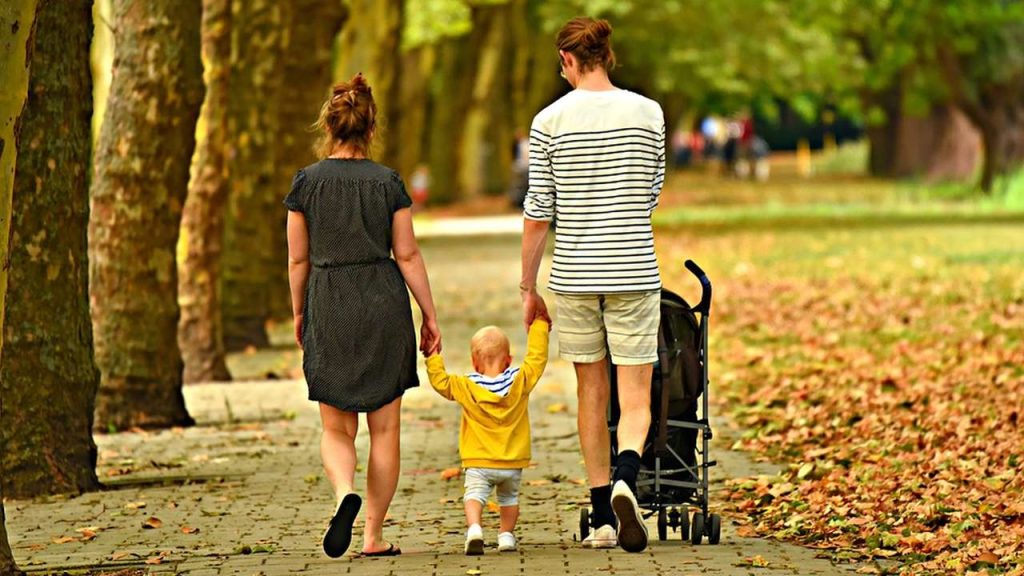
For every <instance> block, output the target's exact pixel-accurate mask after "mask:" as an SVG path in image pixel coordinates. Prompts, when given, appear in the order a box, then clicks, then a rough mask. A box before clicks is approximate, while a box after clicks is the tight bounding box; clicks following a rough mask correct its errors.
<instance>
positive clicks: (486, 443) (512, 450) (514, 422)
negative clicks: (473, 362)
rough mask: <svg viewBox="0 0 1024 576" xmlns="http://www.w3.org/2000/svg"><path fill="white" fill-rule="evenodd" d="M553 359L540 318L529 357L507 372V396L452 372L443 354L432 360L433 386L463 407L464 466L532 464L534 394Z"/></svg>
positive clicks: (533, 329) (461, 451)
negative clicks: (531, 422)
mask: <svg viewBox="0 0 1024 576" xmlns="http://www.w3.org/2000/svg"><path fill="white" fill-rule="evenodd" d="M547 363H548V323H547V322H545V321H544V320H539V319H538V320H535V321H534V322H533V324H531V325H530V334H529V336H528V337H527V340H526V358H525V359H523V365H522V366H521V367H520V368H519V369H518V370H516V369H510V370H506V371H505V375H507V376H508V377H509V379H510V380H511V385H508V386H505V387H504V389H502V390H501V392H504V391H505V390H507V392H508V393H507V394H505V395H504V396H502V395H500V394H496V393H495V392H492V391H490V390H488V389H487V388H485V387H484V385H482V384H478V383H477V382H474V381H473V380H472V379H471V377H470V376H462V375H456V374H448V373H447V372H446V371H445V369H444V360H442V359H441V355H440V354H434V355H433V356H431V357H430V358H427V376H428V377H429V378H430V385H431V386H433V387H434V390H437V392H438V393H439V394H441V396H444V397H445V398H447V399H448V400H454V401H455V402H458V403H459V405H460V406H462V427H461V429H460V430H459V454H460V455H461V456H462V466H463V467H465V468H506V469H515V468H526V467H527V466H529V464H530V413H529V410H528V404H529V396H530V392H532V391H533V388H534V387H535V386H536V385H537V382H538V381H540V377H541V375H542V374H543V373H544V368H545V367H546V366H547Z"/></svg>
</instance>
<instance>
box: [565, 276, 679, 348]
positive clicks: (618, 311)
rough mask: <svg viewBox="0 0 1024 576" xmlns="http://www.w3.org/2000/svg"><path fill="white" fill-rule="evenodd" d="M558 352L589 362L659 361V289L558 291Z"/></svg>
mask: <svg viewBox="0 0 1024 576" xmlns="http://www.w3.org/2000/svg"><path fill="white" fill-rule="evenodd" d="M555 305H556V306H557V307H558V322H557V323H556V324H555V325H556V326H557V327H558V354H559V356H561V357H562V358H563V359H564V360H568V361H569V362H578V363H582V364H589V363H591V362H597V361H598V360H601V359H602V358H604V357H605V356H607V355H608V352H609V349H610V351H611V355H612V362H614V363H615V364H616V365H618V366H631V365H634V366H635V365H638V364H651V363H653V362H655V361H656V360H657V359H658V326H659V324H660V322H661V293H660V292H630V293H625V294H556V295H555Z"/></svg>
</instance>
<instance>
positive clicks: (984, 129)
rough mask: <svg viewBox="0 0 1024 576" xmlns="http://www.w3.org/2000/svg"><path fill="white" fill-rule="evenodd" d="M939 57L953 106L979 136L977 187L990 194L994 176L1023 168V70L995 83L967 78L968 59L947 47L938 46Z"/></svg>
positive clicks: (993, 81)
mask: <svg viewBox="0 0 1024 576" xmlns="http://www.w3.org/2000/svg"><path fill="white" fill-rule="evenodd" d="M938 57H939V63H940V65H941V66H940V68H941V71H942V74H943V76H944V77H945V79H946V83H947V85H948V86H949V88H950V92H951V93H952V95H953V104H954V105H955V106H956V107H957V108H959V109H960V110H962V111H963V113H964V114H965V115H966V116H967V118H968V119H970V121H971V123H972V124H974V126H975V127H976V128H977V129H978V131H979V132H980V133H981V140H982V144H983V145H984V159H983V163H982V169H981V182H980V183H979V185H980V186H981V189H982V190H984V191H985V192H991V191H992V188H993V186H994V184H995V181H996V178H997V177H999V176H1004V175H1008V174H1010V173H1011V172H1013V171H1014V170H1017V169H1019V168H1021V167H1022V166H1024V98H1021V94H1024V69H1022V68H1021V67H1020V66H1017V67H1016V70H1015V71H1012V72H1008V71H1006V70H1004V71H1003V73H1002V75H1001V77H1000V78H999V79H998V80H995V79H993V78H991V77H988V78H968V77H967V76H966V74H967V73H968V71H970V70H972V64H973V63H972V62H971V61H970V59H969V58H970V57H968V56H961V55H958V54H955V53H954V52H953V50H952V48H951V47H950V46H943V47H941V48H940V49H939V51H938ZM1008 65H1012V64H1008Z"/></svg>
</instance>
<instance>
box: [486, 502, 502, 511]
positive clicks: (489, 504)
mask: <svg viewBox="0 0 1024 576" xmlns="http://www.w3.org/2000/svg"><path fill="white" fill-rule="evenodd" d="M487 510H489V511H490V512H494V513H498V512H501V506H498V504H497V502H494V501H493V500H488V501H487Z"/></svg>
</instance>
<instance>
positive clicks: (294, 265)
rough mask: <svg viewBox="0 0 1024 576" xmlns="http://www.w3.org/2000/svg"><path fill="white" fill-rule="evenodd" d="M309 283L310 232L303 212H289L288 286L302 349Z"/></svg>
mask: <svg viewBox="0 0 1024 576" xmlns="http://www.w3.org/2000/svg"><path fill="white" fill-rule="evenodd" d="M308 281H309V230H308V229H307V228H306V216H305V215H304V214H303V213H302V212H294V211H289V212H288V284H289V285H290V286H291V292H292V316H293V317H294V318H295V341H296V342H298V344H299V348H302V314H303V313H304V312H305V310H303V309H302V307H303V306H304V305H305V301H306V283H307V282H308Z"/></svg>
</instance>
